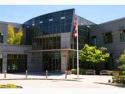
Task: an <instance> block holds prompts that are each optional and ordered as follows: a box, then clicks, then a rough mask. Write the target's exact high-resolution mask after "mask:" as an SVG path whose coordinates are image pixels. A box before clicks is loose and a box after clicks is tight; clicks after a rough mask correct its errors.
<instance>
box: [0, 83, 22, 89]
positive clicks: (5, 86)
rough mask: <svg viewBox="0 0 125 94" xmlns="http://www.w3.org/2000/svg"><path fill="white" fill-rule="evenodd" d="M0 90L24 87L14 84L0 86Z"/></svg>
mask: <svg viewBox="0 0 125 94" xmlns="http://www.w3.org/2000/svg"><path fill="white" fill-rule="evenodd" d="M0 88H22V86H17V85H14V84H6V85H4V84H0Z"/></svg>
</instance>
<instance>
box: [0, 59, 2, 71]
mask: <svg viewBox="0 0 125 94" xmlns="http://www.w3.org/2000/svg"><path fill="white" fill-rule="evenodd" d="M2 61H3V60H2V59H0V73H1V72H2Z"/></svg>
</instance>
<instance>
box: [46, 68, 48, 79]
mask: <svg viewBox="0 0 125 94" xmlns="http://www.w3.org/2000/svg"><path fill="white" fill-rule="evenodd" d="M47 78H48V71H47V70H46V79H47Z"/></svg>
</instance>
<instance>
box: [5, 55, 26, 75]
mask: <svg viewBox="0 0 125 94" xmlns="http://www.w3.org/2000/svg"><path fill="white" fill-rule="evenodd" d="M26 69H27V55H24V54H8V55H7V72H8V73H22V72H25V71H26Z"/></svg>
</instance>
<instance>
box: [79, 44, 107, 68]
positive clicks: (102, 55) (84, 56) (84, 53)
mask: <svg viewBox="0 0 125 94" xmlns="http://www.w3.org/2000/svg"><path fill="white" fill-rule="evenodd" d="M108 58H109V53H106V52H105V50H103V51H102V50H99V49H97V48H96V46H89V45H88V44H85V46H84V47H83V48H82V49H81V50H80V60H81V61H83V62H87V63H89V64H90V65H91V66H92V67H93V68H95V64H98V63H101V62H105V61H106V60H107V59H108Z"/></svg>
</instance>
